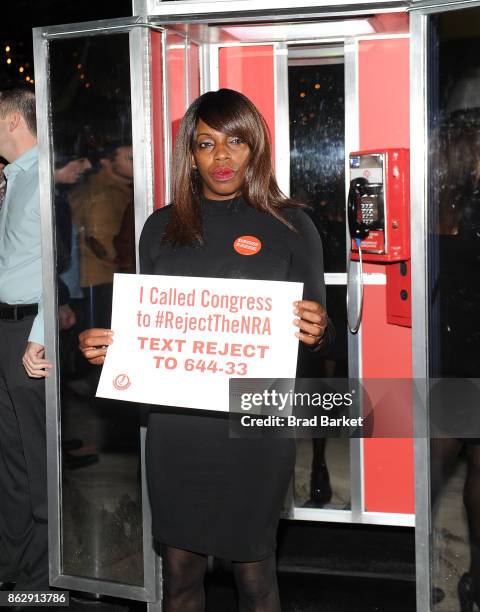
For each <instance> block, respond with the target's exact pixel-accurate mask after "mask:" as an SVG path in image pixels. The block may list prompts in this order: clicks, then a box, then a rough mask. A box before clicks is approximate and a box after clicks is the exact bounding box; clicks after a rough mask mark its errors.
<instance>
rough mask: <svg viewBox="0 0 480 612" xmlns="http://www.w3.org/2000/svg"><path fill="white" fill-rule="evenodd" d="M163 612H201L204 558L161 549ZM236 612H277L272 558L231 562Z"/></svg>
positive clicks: (181, 551)
mask: <svg viewBox="0 0 480 612" xmlns="http://www.w3.org/2000/svg"><path fill="white" fill-rule="evenodd" d="M162 563H163V588H164V594H163V610H164V612H203V611H204V610H205V590H204V586H203V580H204V577H205V571H206V569H207V557H206V555H199V554H197V553H193V552H190V551H187V550H182V549H181V548H173V547H172V546H163V547H162ZM232 566H233V573H234V576H235V582H236V584H237V589H238V600H239V612H280V598H279V595H278V584H277V573H276V563H275V556H274V555H271V556H270V557H267V558H266V559H262V561H254V562H252V563H237V562H234V563H232Z"/></svg>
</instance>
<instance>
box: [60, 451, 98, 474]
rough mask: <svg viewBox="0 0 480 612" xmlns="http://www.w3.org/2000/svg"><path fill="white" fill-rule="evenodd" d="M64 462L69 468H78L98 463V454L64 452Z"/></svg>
mask: <svg viewBox="0 0 480 612" xmlns="http://www.w3.org/2000/svg"><path fill="white" fill-rule="evenodd" d="M63 463H64V465H65V467H66V468H67V469H69V470H78V468H82V467H87V466H88V465H93V464H94V463H98V455H96V454H95V455H72V454H71V453H63Z"/></svg>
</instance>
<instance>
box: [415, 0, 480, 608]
mask: <svg viewBox="0 0 480 612" xmlns="http://www.w3.org/2000/svg"><path fill="white" fill-rule="evenodd" d="M442 5H443V3H442V2H439V3H435V7H432V8H429V7H428V6H425V5H424V6H419V7H418V8H417V7H415V9H416V10H414V12H413V14H412V26H413V29H412V33H413V52H414V58H415V61H414V62H412V64H413V73H412V77H413V79H412V85H413V99H412V109H413V110H414V114H413V125H412V137H413V138H414V140H413V141H412V152H413V153H414V157H413V159H412V170H413V181H412V199H413V200H412V201H413V214H412V221H413V225H412V238H413V243H414V244H416V245H417V246H418V250H417V251H416V252H417V257H416V260H415V266H416V269H415V271H414V278H416V279H418V281H419V282H417V283H416V284H417V287H418V291H417V292H416V296H415V299H416V305H414V312H415V317H414V337H415V338H416V339H417V345H416V346H414V364H415V368H414V369H415V372H414V375H415V377H416V378H418V379H424V380H427V381H429V382H428V384H427V385H426V387H425V396H424V399H425V400H426V401H427V405H428V408H429V411H428V417H429V418H428V422H427V423H426V425H427V426H428V428H429V432H430V435H429V437H427V438H426V439H425V438H424V437H423V438H419V439H417V440H416V445H417V459H416V461H417V470H416V471H417V502H416V503H417V560H418V563H417V568H418V571H419V581H418V584H419V586H420V589H419V600H418V609H419V610H430V609H434V610H435V611H436V610H439V611H441V610H461V611H462V612H463V611H465V610H473V609H478V606H480V469H479V468H480V445H479V442H480V418H479V416H478V415H479V412H478V403H479V399H480V385H479V382H480V360H479V355H480V323H479V319H478V313H479V312H480V288H479V281H478V265H479V261H480V3H478V2H472V3H469V4H468V8H465V6H466V5H460V4H455V3H448V5H447V4H445V6H442ZM423 224H425V225H423ZM414 282H415V281H414ZM423 287H425V289H423ZM416 332H418V335H417V333H416ZM418 414H419V415H421V414H423V413H422V411H421V410H419V411H418ZM419 425H420V423H419ZM427 466H428V467H427ZM422 587H423V588H422ZM440 600H441V601H440Z"/></svg>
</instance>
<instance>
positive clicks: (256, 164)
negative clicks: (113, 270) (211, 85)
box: [164, 89, 303, 244]
mask: <svg viewBox="0 0 480 612" xmlns="http://www.w3.org/2000/svg"><path fill="white" fill-rule="evenodd" d="M200 120H202V121H204V122H205V123H206V124H207V125H209V126H210V127H211V128H213V129H214V130H217V131H218V132H223V133H224V134H227V135H228V136H238V137H239V138H241V139H242V140H243V141H244V142H245V143H247V144H248V146H249V148H250V158H249V162H248V167H247V169H246V171H245V180H244V182H243V186H242V196H243V198H244V200H245V201H246V202H247V204H249V205H250V206H252V207H253V208H256V209H257V210H260V211H263V212H267V213H269V214H271V215H272V216H274V217H275V218H276V219H278V220H279V221H281V222H283V223H285V224H286V225H287V226H288V227H291V225H290V224H289V223H288V221H286V220H285V219H284V218H283V215H282V210H283V209H284V208H286V207H292V206H297V207H301V206H303V205H302V204H299V203H297V202H294V201H293V200H290V199H289V198H287V196H286V195H285V194H283V193H282V191H281V190H280V188H279V186H278V184H277V181H276V179H275V174H274V172H273V167H272V161H271V147H270V134H269V131H268V127H267V124H266V122H265V119H264V118H263V117H262V115H261V114H260V113H259V111H258V110H257V108H256V107H255V106H254V104H253V103H252V102H251V101H250V100H249V99H248V98H247V97H245V96H244V95H243V94H241V93H239V92H238V91H234V90H232V89H219V90H218V91H209V92H208V93H206V94H203V96H200V97H199V98H197V99H196V100H195V101H194V102H193V103H192V104H191V105H190V107H189V109H188V110H187V112H186V113H185V116H184V117H183V119H182V122H181V124H180V128H179V131H178V135H177V140H176V143H175V150H174V154H173V202H174V206H173V208H172V213H171V216H170V220H169V223H168V225H167V227H166V231H165V236H164V240H166V241H167V242H171V243H184V244H185V243H195V242H197V243H202V241H203V228H202V219H201V214H200V196H201V193H202V183H201V179H200V176H199V174H198V172H197V171H195V170H194V169H193V168H192V161H191V160H192V153H193V146H194V140H195V133H196V129H197V124H198V122H199V121H200Z"/></svg>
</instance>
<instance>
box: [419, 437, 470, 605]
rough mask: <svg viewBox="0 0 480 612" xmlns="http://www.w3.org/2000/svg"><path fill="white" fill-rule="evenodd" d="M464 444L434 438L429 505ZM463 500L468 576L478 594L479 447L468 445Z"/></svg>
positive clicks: (452, 440) (433, 501) (449, 439)
mask: <svg viewBox="0 0 480 612" xmlns="http://www.w3.org/2000/svg"><path fill="white" fill-rule="evenodd" d="M462 446H463V442H462V441H461V440H455V439H451V438H448V439H447V438H442V439H434V440H432V443H431V453H432V460H431V465H432V478H431V483H432V505H433V504H434V503H435V501H436V499H437V497H438V495H439V493H440V489H441V487H442V484H443V483H444V482H445V480H446V478H447V477H448V476H449V474H450V472H451V470H452V468H453V466H454V464H455V460H456V459H457V457H458V454H459V452H460V450H461V449H462ZM463 501H464V504H465V511H466V514H467V520H468V536H469V543H470V575H471V576H472V582H473V584H474V585H475V591H476V592H477V593H478V594H480V445H473V444H469V445H467V476H466V478H465V484H464V488H463Z"/></svg>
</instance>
